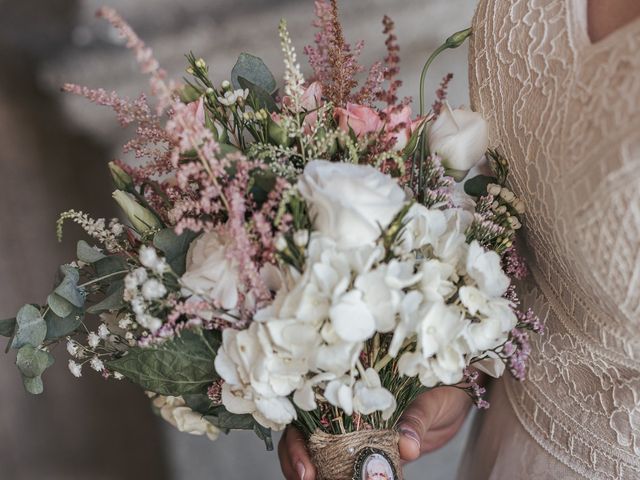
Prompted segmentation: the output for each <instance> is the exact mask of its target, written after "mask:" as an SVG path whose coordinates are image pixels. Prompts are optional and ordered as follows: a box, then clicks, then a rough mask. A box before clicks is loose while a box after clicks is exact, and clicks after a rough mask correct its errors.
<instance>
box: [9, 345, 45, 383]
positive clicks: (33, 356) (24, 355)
mask: <svg viewBox="0 0 640 480" xmlns="http://www.w3.org/2000/svg"><path fill="white" fill-rule="evenodd" d="M50 357H51V356H50V355H49V354H48V353H47V352H45V351H42V350H39V349H37V348H34V347H33V346H31V345H25V346H24V347H22V348H20V350H18V355H17V356H16V365H17V366H18V370H20V372H21V373H22V375H24V376H25V377H31V378H33V377H39V376H40V375H42V373H43V372H44V371H45V370H46V369H47V367H49V364H50V362H51V359H50Z"/></svg>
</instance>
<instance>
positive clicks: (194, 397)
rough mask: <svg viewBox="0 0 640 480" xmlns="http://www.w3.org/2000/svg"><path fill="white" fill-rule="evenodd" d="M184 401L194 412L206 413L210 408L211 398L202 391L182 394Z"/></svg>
mask: <svg viewBox="0 0 640 480" xmlns="http://www.w3.org/2000/svg"><path fill="white" fill-rule="evenodd" d="M182 398H183V399H184V402H185V403H186V404H187V407H189V408H190V409H191V410H193V411H194V412H198V413H200V414H202V415H206V414H207V413H209V412H210V411H211V410H212V407H211V399H210V398H209V396H208V395H206V394H204V393H194V394H187V395H183V396H182Z"/></svg>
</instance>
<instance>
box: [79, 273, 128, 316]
mask: <svg viewBox="0 0 640 480" xmlns="http://www.w3.org/2000/svg"><path fill="white" fill-rule="evenodd" d="M123 297H124V282H123V281H122V280H119V281H118V282H116V283H113V284H111V285H110V286H109V289H108V290H107V293H106V295H105V297H104V298H103V299H102V300H101V301H100V302H98V303H96V304H95V305H92V306H90V307H89V308H87V312H88V313H92V314H96V313H102V312H109V311H114V310H120V309H121V308H122V307H123V306H124V298H123Z"/></svg>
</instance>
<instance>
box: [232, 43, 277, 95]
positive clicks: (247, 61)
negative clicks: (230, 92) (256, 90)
mask: <svg viewBox="0 0 640 480" xmlns="http://www.w3.org/2000/svg"><path fill="white" fill-rule="evenodd" d="M238 77H242V78H245V79H247V80H249V81H250V82H251V83H253V84H254V85H258V86H259V87H261V88H262V89H264V90H266V91H267V92H268V93H270V94H271V93H273V92H275V91H276V89H277V85H276V79H275V78H274V77H273V74H272V73H271V71H270V70H269V67H267V66H266V65H265V64H264V62H263V61H262V60H261V59H260V58H258V57H256V56H254V55H251V54H250V53H241V54H240V56H239V57H238V60H237V61H236V64H235V65H234V66H233V69H232V70H231V83H232V84H233V87H234V88H242V85H241V84H240V82H239V81H238Z"/></svg>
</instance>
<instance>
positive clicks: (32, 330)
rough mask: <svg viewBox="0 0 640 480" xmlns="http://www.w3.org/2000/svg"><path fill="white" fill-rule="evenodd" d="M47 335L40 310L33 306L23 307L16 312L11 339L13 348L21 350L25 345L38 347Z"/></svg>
mask: <svg viewBox="0 0 640 480" xmlns="http://www.w3.org/2000/svg"><path fill="white" fill-rule="evenodd" d="M46 335H47V324H46V323H45V321H44V319H43V318H42V315H40V310H38V309H37V308H36V307H34V306H33V305H25V306H24V307H22V308H21V309H20V310H19V311H18V315H17V317H16V331H15V336H14V337H13V343H12V344H11V346H12V347H13V348H22V347H23V346H25V345H31V346H32V347H38V346H40V344H41V343H42V342H43V341H44V339H45V337H46Z"/></svg>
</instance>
